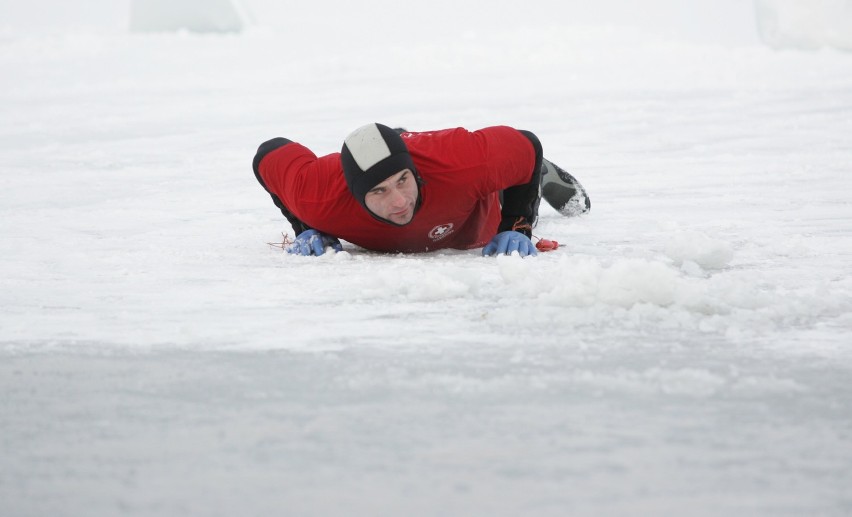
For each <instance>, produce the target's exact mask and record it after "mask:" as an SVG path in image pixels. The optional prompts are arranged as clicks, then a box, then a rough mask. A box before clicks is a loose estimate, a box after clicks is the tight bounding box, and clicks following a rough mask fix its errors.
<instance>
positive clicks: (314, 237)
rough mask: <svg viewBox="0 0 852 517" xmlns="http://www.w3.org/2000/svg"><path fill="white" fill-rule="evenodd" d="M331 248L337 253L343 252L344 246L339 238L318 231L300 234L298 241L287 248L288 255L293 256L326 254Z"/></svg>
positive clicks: (306, 231)
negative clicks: (327, 249)
mask: <svg viewBox="0 0 852 517" xmlns="http://www.w3.org/2000/svg"><path fill="white" fill-rule="evenodd" d="M329 246H331V249H333V250H334V251H335V252H338V251H343V246H341V245H340V241H339V240H337V237H332V236H330V235H324V234H322V233H320V232H318V231H316V230H305V231H303V232H302V233H300V234H299V235H298V236H297V237H296V240H295V241H293V244H291V245H290V246H289V247H288V248H287V253H290V254H292V255H304V256H308V255H316V256H320V255H322V254H323V253H325V248H327V247H329Z"/></svg>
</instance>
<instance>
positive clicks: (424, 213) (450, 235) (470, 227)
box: [258, 126, 536, 252]
mask: <svg viewBox="0 0 852 517" xmlns="http://www.w3.org/2000/svg"><path fill="white" fill-rule="evenodd" d="M402 137H403V138H404V139H405V143H406V145H407V146H408V150H409V152H410V154H411V157H412V159H413V161H414V165H415V167H416V168H417V172H418V173H419V175H420V177H421V178H422V180H423V182H424V184H423V185H422V186H421V187H420V195H421V197H422V202H421V205H420V209H419V210H418V211H417V213H415V215H414V218H413V219H412V221H411V222H410V223H409V224H407V225H405V226H394V225H392V224H388V223H386V222H382V221H379V220H377V219H375V218H374V217H372V216H371V215H370V214H369V213H368V212H367V211H366V210H365V209H364V208H363V207H362V206H361V205H360V204H359V203H358V202H357V201H356V200H355V198H354V197H353V196H352V194H351V193H350V192H349V189H348V187H347V186H346V180H345V179H344V176H343V167H342V166H341V164H340V154H339V153H333V154H329V155H326V156H322V157H319V158H318V157H317V156H316V155H315V154H314V153H313V152H311V151H310V150H309V149H308V148H306V147H304V146H302V145H300V144H297V143H295V142H290V143H287V144H286V145H282V146H281V147H279V148H277V149H274V150H273V151H271V152H269V153H268V154H267V155H266V156H264V157H263V158H262V160H261V161H260V163H259V164H258V171H259V175H260V177H261V178H262V180H263V183H264V184H265V186H266V188H267V190H269V192H270V193H271V194H274V195H276V196H278V197H279V198H280V200H281V201H282V202H283V203H284V205H285V206H286V207H287V208H288V209H289V210H290V212H292V214H293V215H295V216H296V217H297V218H298V219H300V220H301V221H303V222H304V223H305V224H306V225H308V226H309V227H311V228H315V229H316V230H318V231H320V232H323V233H325V234H328V235H332V236H335V237H338V238H340V239H344V240H346V241H348V242H351V243H353V244H356V245H358V246H361V247H363V248H366V249H370V250H376V251H391V252H393V251H401V252H418V251H429V250H436V249H441V248H456V249H468V248H478V247H482V246H485V245H486V244H487V243H488V242H489V241H490V240H491V238H492V237H494V235H495V234H496V233H497V227H498V225H499V223H500V220H501V213H500V201H499V197H498V193H499V192H500V191H501V190H504V189H506V188H508V187H511V186H514V185H521V184H525V183H529V182H530V181H531V178H532V173H533V167H534V165H535V163H536V152H535V149H534V147H533V144H532V143H531V142H530V140H529V139H528V138H527V137H526V136H524V135H523V134H522V133H521V132H519V131H518V130H516V129H512V128H510V127H506V126H496V127H489V128H485V129H481V130H479V131H473V132H469V131H467V130H466V129H464V128H456V129H446V130H441V131H431V132H424V133H403V135H402Z"/></svg>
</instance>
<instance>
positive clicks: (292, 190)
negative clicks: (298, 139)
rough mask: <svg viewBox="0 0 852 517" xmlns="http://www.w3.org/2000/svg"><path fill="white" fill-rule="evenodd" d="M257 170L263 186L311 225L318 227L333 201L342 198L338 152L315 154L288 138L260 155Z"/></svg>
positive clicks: (343, 188) (342, 180)
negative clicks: (322, 154)
mask: <svg viewBox="0 0 852 517" xmlns="http://www.w3.org/2000/svg"><path fill="white" fill-rule="evenodd" d="M258 170H259V175H260V178H261V179H262V181H263V183H264V184H265V186H266V188H267V190H269V191H270V193H272V194H274V195H276V196H278V198H279V199H280V200H281V202H282V203H283V204H284V205H285V206H286V207H287V209H289V211H290V212H291V213H292V214H293V215H295V216H296V217H297V218H298V219H299V220H301V221H303V222H304V223H306V224H307V225H308V226H310V227H311V228H317V229H320V230H322V228H323V227H324V226H325V225H324V224H323V222H324V221H325V220H326V217H328V216H329V215H330V214H332V213H333V212H334V207H335V205H337V204H339V203H345V202H346V197H345V194H346V190H345V188H346V185H345V180H344V177H343V174H342V172H341V170H340V155H339V154H338V153H334V154H329V155H326V156H323V157H317V156H316V154H314V153H313V152H312V151H311V150H310V149H308V148H307V147H305V146H303V145H301V144H298V143H295V142H290V143H288V144H286V145H283V146H281V147H279V148H277V149H275V150H273V151H271V152H269V153H268V154H267V155H266V156H264V157H263V159H262V160H261V161H260V164H259V167H258Z"/></svg>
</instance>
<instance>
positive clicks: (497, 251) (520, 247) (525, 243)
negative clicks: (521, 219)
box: [482, 230, 538, 257]
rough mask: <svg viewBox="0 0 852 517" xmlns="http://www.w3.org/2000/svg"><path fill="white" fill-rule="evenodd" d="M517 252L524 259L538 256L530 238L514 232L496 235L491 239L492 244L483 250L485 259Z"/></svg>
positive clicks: (509, 231)
mask: <svg viewBox="0 0 852 517" xmlns="http://www.w3.org/2000/svg"><path fill="white" fill-rule="evenodd" d="M515 251H517V252H518V254H519V255H520V256H522V257H526V256H527V255H532V256H535V255H538V251H536V249H535V246H533V243H532V241H531V240H530V238H529V237H527V236H526V235H524V234H523V233H521V232H516V231H514V230H508V231H505V232H500V233H498V234H497V235H495V236H494V238H493V239H491V242H489V243H488V245H487V246H485V247H484V248H482V255H483V256H485V257H487V256H491V255H503V254H505V255H511V254H512V253H513V252H515Z"/></svg>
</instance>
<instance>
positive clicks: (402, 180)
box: [399, 174, 408, 184]
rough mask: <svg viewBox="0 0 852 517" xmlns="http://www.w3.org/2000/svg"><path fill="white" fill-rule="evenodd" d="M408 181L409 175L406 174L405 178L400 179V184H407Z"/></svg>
mask: <svg viewBox="0 0 852 517" xmlns="http://www.w3.org/2000/svg"><path fill="white" fill-rule="evenodd" d="M407 180H408V174H406V175H405V176H403V177H401V178H399V183H400V184H402V183H405V182H406V181H407Z"/></svg>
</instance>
